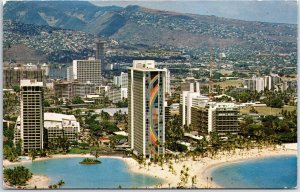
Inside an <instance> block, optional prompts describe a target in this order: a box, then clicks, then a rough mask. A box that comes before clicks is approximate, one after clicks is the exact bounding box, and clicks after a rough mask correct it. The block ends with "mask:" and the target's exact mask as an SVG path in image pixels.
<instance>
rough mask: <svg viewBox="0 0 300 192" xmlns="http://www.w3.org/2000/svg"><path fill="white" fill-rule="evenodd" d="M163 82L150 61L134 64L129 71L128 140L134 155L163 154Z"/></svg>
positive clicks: (160, 73) (161, 73) (163, 72)
mask: <svg viewBox="0 0 300 192" xmlns="http://www.w3.org/2000/svg"><path fill="white" fill-rule="evenodd" d="M165 78H166V74H165V71H164V70H161V69H157V68H155V62H154V61H153V60H134V61H133V67H131V68H129V70H128V98H129V99H128V127H129V132H128V140H129V145H130V146H131V149H132V150H133V151H134V153H135V154H137V155H141V156H144V157H152V156H154V155H164V153H165V148H164V147H163V145H164V142H165V108H164V101H165V87H164V85H165Z"/></svg>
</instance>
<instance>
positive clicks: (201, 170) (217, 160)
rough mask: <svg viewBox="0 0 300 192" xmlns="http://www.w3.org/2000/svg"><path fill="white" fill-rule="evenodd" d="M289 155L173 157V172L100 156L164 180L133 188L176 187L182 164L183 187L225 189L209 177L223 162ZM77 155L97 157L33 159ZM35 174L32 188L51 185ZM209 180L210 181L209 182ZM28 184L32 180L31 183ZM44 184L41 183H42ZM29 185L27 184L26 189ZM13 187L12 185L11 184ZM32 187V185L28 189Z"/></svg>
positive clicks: (290, 152) (285, 152)
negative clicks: (186, 172) (183, 171)
mask: <svg viewBox="0 0 300 192" xmlns="http://www.w3.org/2000/svg"><path fill="white" fill-rule="evenodd" d="M288 155H296V156H297V150H292V149H284V148H283V147H277V148H276V149H275V150H274V149H273V148H263V149H261V150H260V151H259V152H258V150H257V148H254V149H250V150H248V151H247V150H245V149H244V150H240V149H236V150H235V153H234V154H232V153H230V154H229V153H228V152H223V153H222V152H220V154H218V155H216V156H215V157H213V158H211V157H203V158H201V157H199V158H198V159H197V160H195V161H194V160H193V159H192V158H191V157H189V158H183V159H184V160H177V162H176V163H175V160H171V162H172V164H173V169H174V171H175V174H174V172H173V173H171V171H170V170H169V164H168V163H164V164H163V168H162V167H161V166H159V164H154V163H151V165H150V166H148V162H149V160H147V161H146V166H144V165H139V164H138V162H137V161H136V160H135V159H133V158H131V157H122V156H108V155H103V156H101V155H100V156H99V158H100V159H101V158H116V159H120V160H122V161H123V162H124V163H125V164H126V168H127V169H128V170H129V171H130V172H134V173H138V174H142V175H146V176H151V177H154V178H157V179H160V180H161V183H160V184H158V185H154V186H141V187H134V186H133V187H134V188H165V189H167V188H176V187H177V186H178V183H179V182H180V171H181V169H182V167H183V166H185V167H188V168H189V172H188V174H189V178H188V181H187V183H186V184H184V187H186V188H222V186H220V185H218V184H216V183H215V182H214V181H210V180H209V179H207V178H210V177H211V173H212V171H213V170H214V169H215V168H217V167H219V166H223V165H227V164H228V165H229V164H232V163H238V162H243V161H249V160H256V159H261V158H268V157H274V156H288ZM75 157H94V156H93V155H90V154H84V155H83V154H66V155H62V154H56V155H52V156H51V157H46V158H36V159H35V160H34V161H42V160H50V159H59V158H75ZM28 162H32V161H31V160H26V161H22V162H14V163H11V162H8V161H7V160H4V161H3V165H4V166H9V165H16V164H23V163H28ZM195 175H196V179H195V180H196V182H195V183H194V184H192V180H191V177H192V176H195ZM34 176H38V177H39V176H40V177H39V180H35V182H32V183H31V185H30V186H31V187H34V186H37V188H44V189H45V188H48V185H49V184H50V178H49V177H47V176H43V175H34ZM208 180H209V181H208ZM28 183H29V182H28ZM41 183H42V184H41ZM27 187H29V186H26V188H27ZM8 188H10V186H9V187H8ZM27 189H29V188H27Z"/></svg>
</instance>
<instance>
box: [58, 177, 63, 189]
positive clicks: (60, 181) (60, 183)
mask: <svg viewBox="0 0 300 192" xmlns="http://www.w3.org/2000/svg"><path fill="white" fill-rule="evenodd" d="M64 184H65V182H64V180H62V179H61V180H59V182H58V183H57V186H58V188H60V187H61V186H62V185H64Z"/></svg>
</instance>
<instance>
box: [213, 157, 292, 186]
mask: <svg viewBox="0 0 300 192" xmlns="http://www.w3.org/2000/svg"><path fill="white" fill-rule="evenodd" d="M211 176H212V178H213V181H214V182H215V183H217V184H218V185H220V186H222V187H224V188H295V187H296V186H297V157H296V156H294V155H293V156H278V157H269V158H263V159H258V160H249V161H243V162H239V163H232V164H227V165H224V166H220V167H216V168H215V169H214V170H212V172H211Z"/></svg>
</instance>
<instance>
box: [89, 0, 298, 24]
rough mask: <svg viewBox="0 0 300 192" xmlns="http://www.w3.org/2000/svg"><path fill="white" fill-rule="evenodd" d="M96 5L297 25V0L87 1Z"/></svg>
mask: <svg viewBox="0 0 300 192" xmlns="http://www.w3.org/2000/svg"><path fill="white" fill-rule="evenodd" d="M91 2H92V3H93V4H95V5H98V6H108V5H117V6H122V7H125V6H127V5H140V6H143V7H147V8H153V9H159V10H165V11H175V12H180V13H193V14H199V15H215V16H219V17H226V18H234V19H241V20H247V21H263V22H275V23H291V24H296V23H297V11H298V7H297V1H279V0H277V1H275V0H272V1H254V0H248V1H245V0H239V1H237V0H235V1H232V0H231V1H229V0H226V1H212V0H206V1H199V0H198V1H195V0H194V1H179V0H175V1H174V0H173V1H170V0H169V1H158V0H154V1H113V2H112V1H101V0H100V1H99V0H98V1H91Z"/></svg>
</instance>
